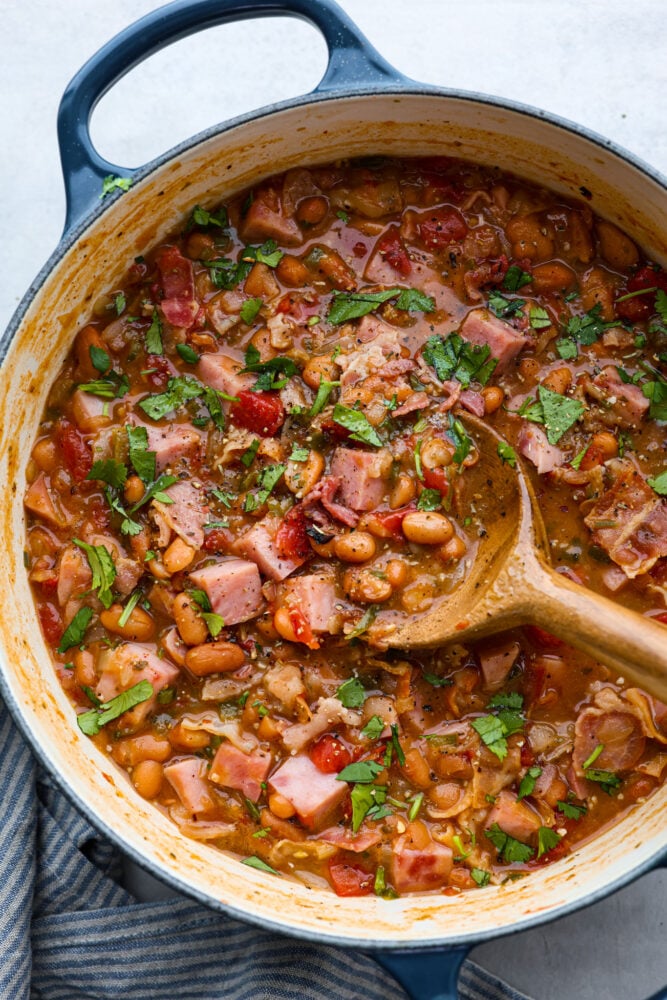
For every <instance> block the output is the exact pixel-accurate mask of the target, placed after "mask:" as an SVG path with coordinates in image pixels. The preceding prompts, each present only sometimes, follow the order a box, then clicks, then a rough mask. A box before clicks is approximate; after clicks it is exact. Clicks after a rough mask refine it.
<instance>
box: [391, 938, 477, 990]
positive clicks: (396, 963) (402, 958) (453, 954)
mask: <svg viewBox="0 0 667 1000" xmlns="http://www.w3.org/2000/svg"><path fill="white" fill-rule="evenodd" d="M469 950H470V949H469V948H449V949H447V951H426V952H417V953H414V952H383V953H382V954H380V955H378V954H375V955H373V958H374V959H375V961H376V962H378V963H379V964H380V965H381V966H383V968H385V969H386V970H387V972H389V973H390V974H391V975H392V976H393V977H394V979H397V980H398V981H399V983H400V984H401V986H402V987H403V989H404V990H405V992H406V993H407V994H408V996H409V997H410V1000H456V998H457V997H458V990H457V985H456V984H457V980H458V977H459V970H460V968H461V965H462V963H463V960H464V958H465V957H466V955H467V954H468V951H469Z"/></svg>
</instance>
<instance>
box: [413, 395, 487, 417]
mask: <svg viewBox="0 0 667 1000" xmlns="http://www.w3.org/2000/svg"><path fill="white" fill-rule="evenodd" d="M459 401H460V403H461V406H462V407H463V408H464V409H465V410H467V411H468V412H469V413H474V414H475V416H476V417H483V416H484V413H485V406H484V396H482V394H481V392H473V390H472V389H464V390H463V392H461V393H460V395H459ZM394 416H396V413H394Z"/></svg>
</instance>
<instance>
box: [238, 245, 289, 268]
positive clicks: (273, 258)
mask: <svg viewBox="0 0 667 1000" xmlns="http://www.w3.org/2000/svg"><path fill="white" fill-rule="evenodd" d="M284 256H285V254H284V253H283V251H282V250H279V249H278V244H277V243H276V241H275V240H267V241H266V242H265V243H262V245H261V246H260V247H246V248H245V249H244V251H243V253H242V254H241V259H242V260H243V261H244V262H246V263H252V262H254V261H257V263H258V264H266V266H267V267H278V264H279V263H280V261H281V260H282V259H283V257H284Z"/></svg>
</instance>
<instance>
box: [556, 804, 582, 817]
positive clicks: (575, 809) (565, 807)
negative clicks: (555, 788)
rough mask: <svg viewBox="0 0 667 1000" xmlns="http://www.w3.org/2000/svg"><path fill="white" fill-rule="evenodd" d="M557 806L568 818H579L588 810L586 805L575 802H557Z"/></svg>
mask: <svg viewBox="0 0 667 1000" xmlns="http://www.w3.org/2000/svg"><path fill="white" fill-rule="evenodd" d="M556 808H557V809H558V812H561V813H562V814H563V816H565V818H566V819H576V820H579V819H581V818H582V816H585V815H586V813H587V812H588V810H587V808H586V806H585V805H576V804H575V803H574V802H560V801H559V802H557V803H556Z"/></svg>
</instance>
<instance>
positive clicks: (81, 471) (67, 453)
mask: <svg viewBox="0 0 667 1000" xmlns="http://www.w3.org/2000/svg"><path fill="white" fill-rule="evenodd" d="M56 437H57V440H58V444H59V445H60V450H61V451H62V454H63V459H64V462H65V465H66V466H67V469H68V471H69V472H70V473H71V474H72V477H73V479H75V480H76V482H77V483H82V482H83V481H84V479H85V478H86V476H87V475H88V473H89V472H90V470H91V469H92V467H93V455H92V452H91V450H90V445H89V444H88V443H87V442H86V441H85V440H84V438H83V435H82V434H81V432H80V431H79V430H77V428H76V427H75V426H74V424H73V423H71V422H70V421H69V420H64V419H63V420H59V421H58V425H57V427H56Z"/></svg>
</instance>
